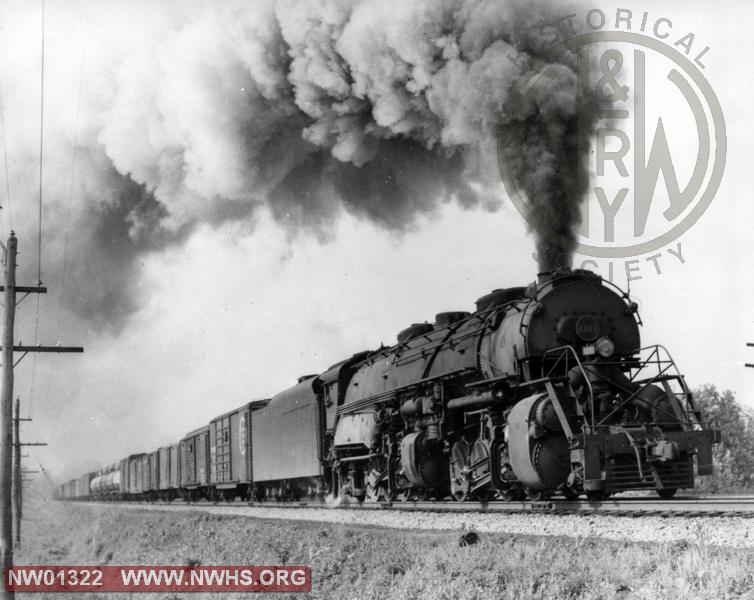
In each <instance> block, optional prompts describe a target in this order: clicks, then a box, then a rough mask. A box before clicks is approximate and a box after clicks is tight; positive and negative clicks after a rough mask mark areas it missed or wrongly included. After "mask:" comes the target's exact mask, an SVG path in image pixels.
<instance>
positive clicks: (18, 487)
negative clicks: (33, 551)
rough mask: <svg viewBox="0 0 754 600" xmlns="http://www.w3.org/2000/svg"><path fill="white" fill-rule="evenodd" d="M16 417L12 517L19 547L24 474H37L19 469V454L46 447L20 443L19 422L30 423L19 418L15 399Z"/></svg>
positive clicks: (21, 455)
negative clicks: (25, 448) (25, 447)
mask: <svg viewBox="0 0 754 600" xmlns="http://www.w3.org/2000/svg"><path fill="white" fill-rule="evenodd" d="M15 413H16V416H15V417H13V508H14V511H13V516H14V517H15V524H16V528H15V534H16V546H20V545H21V519H23V516H24V485H23V475H24V473H37V471H26V470H24V469H22V468H21V459H22V458H23V457H24V456H25V455H23V454H21V448H22V447H23V446H46V445H47V444H45V443H40V442H27V443H22V442H21V427H20V425H21V421H25V422H26V421H31V419H30V418H25V419H22V418H21V400H20V399H19V398H16V409H15Z"/></svg>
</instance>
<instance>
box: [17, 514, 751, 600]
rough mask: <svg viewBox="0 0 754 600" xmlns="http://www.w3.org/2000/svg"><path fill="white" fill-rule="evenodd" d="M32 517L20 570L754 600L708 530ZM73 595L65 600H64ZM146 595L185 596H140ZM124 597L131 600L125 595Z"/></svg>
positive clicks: (409, 590)
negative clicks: (574, 534)
mask: <svg viewBox="0 0 754 600" xmlns="http://www.w3.org/2000/svg"><path fill="white" fill-rule="evenodd" d="M27 515H28V516H27V518H26V522H25V524H24V545H23V547H22V548H21V549H20V550H18V551H17V553H16V563H17V564H83V565H86V564H121V565H124V564H125V565H138V564H145V565H149V564H171V565H185V564H187V563H188V562H189V561H198V562H199V563H201V564H203V565H223V564H236V565H237V564H308V565H311V568H312V575H313V590H312V594H311V596H309V597H314V598H323V599H329V598H349V599H350V598H365V599H366V598H375V599H377V598H416V599H420V598H422V599H423V598H427V599H443V598H447V599H454V598H479V599H482V598H490V599H493V598H494V599H497V598H510V599H516V600H527V599H532V600H546V599H574V600H575V599H610V598H621V599H626V598H636V599H642V600H645V599H646V600H649V599H653V598H658V599H659V598H663V599H664V598H673V599H684V600H691V599H697V598H698V599H700V600H701V599H703V600H711V599H718V598H719V599H725V598H752V599H754V570H753V569H752V568H751V565H752V564H754V551H743V550H726V549H720V548H717V547H712V546H709V545H708V544H707V543H706V542H705V539H704V534H703V529H702V528H699V535H698V536H697V539H696V540H693V541H691V542H675V543H672V544H668V543H663V542H662V540H658V542H657V543H656V544H636V543H628V542H625V543H621V542H610V541H605V540H598V539H579V538H544V537H536V536H505V535H487V534H484V535H481V536H480V540H479V543H478V544H476V545H472V546H466V547H461V546H459V543H458V542H459V538H460V532H426V531H398V530H390V529H379V528H364V527H353V526H344V525H330V524H322V523H309V522H298V523H287V522H282V521H273V520H256V519H246V518H239V517H224V516H223V517H220V516H211V515H206V514H202V513H199V512H196V513H194V512H190V513H158V512H147V511H144V512H142V511H123V510H118V509H117V508H116V507H87V506H81V505H75V504H73V505H71V504H68V505H66V504H61V503H53V502H47V503H39V502H38V503H37V505H36V506H34V507H31V508H30V509H29V510H27ZM501 518H505V517H501ZM706 527H710V525H709V524H707V525H706ZM66 596H67V595H66V594H55V595H54V597H55V598H56V599H57V600H63V599H64V598H66ZM139 596H142V597H144V598H150V599H152V600H155V599H160V600H175V599H177V598H179V597H181V596H177V595H175V594H167V595H166V594H144V595H137V594H133V595H132V596H130V597H133V598H137V597H139ZM233 596H234V595H233V594H218V595H213V596H212V597H213V598H222V599H230V598H232V597H233ZM33 597H34V596H33V595H31V594H24V598H29V599H31V598H33ZM91 597H92V598H96V599H99V598H103V597H105V596H104V595H96V596H95V595H92V596H91ZM112 597H113V598H118V599H119V600H125V595H124V594H113V595H112ZM185 597H186V598H190V599H192V600H200V599H201V598H204V597H210V595H208V594H207V595H204V594H186V595H185ZM245 597H246V598H249V597H250V596H248V595H246V596H245ZM273 597H274V598H276V599H278V598H284V597H286V596H285V595H283V594H276V595H275V596H273ZM298 597H299V598H300V597H302V596H301V595H299V596H298Z"/></svg>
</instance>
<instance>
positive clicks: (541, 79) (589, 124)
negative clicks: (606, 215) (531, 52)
mask: <svg viewBox="0 0 754 600" xmlns="http://www.w3.org/2000/svg"><path fill="white" fill-rule="evenodd" d="M587 83H588V64H585V61H584V63H579V61H578V60H577V57H576V56H575V55H574V54H572V53H568V52H563V53H561V54H560V55H558V56H555V57H554V58H553V59H552V61H551V62H544V61H541V60H536V61H532V62H531V63H530V64H528V65H527V68H525V69H523V70H522V72H521V77H520V79H519V80H518V82H517V83H516V86H515V87H514V91H513V92H512V93H511V95H510V96H509V97H508V98H507V99H506V102H505V105H504V107H503V111H502V113H501V125H500V131H499V135H498V161H499V166H500V171H501V175H502V176H503V180H504V182H505V185H506V188H507V190H508V192H509V194H510V195H511V198H512V199H513V200H514V202H515V203H516V204H517V206H518V208H519V209H520V210H521V211H522V212H523V214H524V216H525V217H526V220H527V221H528V223H529V226H530V227H531V228H532V229H533V230H534V232H535V235H536V237H537V257H538V262H539V270H540V272H542V271H552V270H554V269H557V268H563V267H570V266H571V263H572V258H573V251H574V249H575V248H576V245H577V242H576V227H577V226H578V224H579V223H580V221H581V203H582V201H583V200H584V199H585V198H586V195H587V190H588V185H589V150H590V138H591V132H592V131H593V130H594V125H595V120H596V110H595V108H594V103H593V102H592V100H591V98H590V96H589V90H588V89H587Z"/></svg>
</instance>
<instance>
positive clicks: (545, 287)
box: [58, 269, 719, 502]
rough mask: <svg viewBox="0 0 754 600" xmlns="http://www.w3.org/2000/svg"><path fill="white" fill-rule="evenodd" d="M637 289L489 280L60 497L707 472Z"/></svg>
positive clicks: (567, 488) (441, 485)
mask: <svg viewBox="0 0 754 600" xmlns="http://www.w3.org/2000/svg"><path fill="white" fill-rule="evenodd" d="M641 324H642V323H641V319H640V317H639V314H638V307H637V304H636V303H634V302H633V301H632V300H631V299H630V297H629V296H628V294H626V293H624V292H623V291H621V290H620V289H619V288H617V287H616V286H614V285H613V284H612V283H610V282H608V281H606V280H604V279H602V278H601V277H599V276H598V275H596V274H594V273H592V272H590V271H586V270H570V269H560V270H557V271H554V272H552V273H542V274H540V275H539V276H538V279H537V280H536V281H535V282H534V283H532V284H530V285H529V286H527V287H512V288H506V289H498V290H495V291H493V292H491V293H490V294H487V295H486V296H483V297H482V298H480V299H479V300H477V302H476V310H475V311H473V312H464V311H455V312H444V313H440V314H438V315H437V316H436V317H435V319H434V322H433V323H418V324H414V325H411V326H410V327H408V328H406V329H404V330H403V331H401V332H400V333H399V334H398V336H397V343H396V344H395V345H393V346H390V347H384V346H383V347H381V348H380V349H378V350H376V351H365V352H360V353H358V354H354V355H353V356H351V357H350V358H347V359H345V360H341V361H340V362H337V363H335V364H334V365H332V366H331V367H330V368H328V369H327V370H326V371H325V372H323V373H320V374H317V375H304V376H302V377H299V379H298V383H297V384H296V385H295V386H293V387H291V388H289V389H287V390H285V391H282V392H280V393H279V394H277V395H275V396H273V397H272V398H268V399H261V400H254V401H252V402H246V403H245V404H244V405H243V406H241V407H239V408H237V409H235V410H233V411H230V412H227V413H225V414H222V415H220V416H218V417H216V418H215V419H213V420H212V421H211V422H210V423H209V424H207V425H204V426H202V427H200V428H199V429H196V430H194V431H191V432H190V433H188V434H186V436H185V437H184V438H183V439H182V440H180V441H179V442H178V443H175V444H173V445H170V446H166V447H163V448H159V449H158V450H155V451H153V452H149V453H142V454H133V455H131V456H129V457H127V458H124V459H123V460H121V461H120V462H119V463H118V464H115V465H112V466H111V467H108V468H105V469H102V470H100V471H98V472H95V473H88V474H86V475H84V476H83V477H81V478H80V479H75V480H73V481H69V482H67V483H66V484H64V485H62V486H61V487H60V489H59V490H58V495H59V496H60V497H61V498H63V499H81V498H89V499H91V498H94V499H108V498H112V499H145V500H158V499H161V500H168V501H169V500H173V499H175V498H179V497H181V498H184V499H185V500H188V501H191V500H195V499H199V498H208V499H211V500H219V499H223V498H224V499H227V500H231V499H234V498H242V499H246V500H256V501H261V500H265V499H277V500H294V499H302V498H317V497H326V496H328V495H330V496H333V497H350V498H356V499H358V500H360V501H369V502H380V501H383V502H396V501H401V500H409V499H414V500H416V499H432V498H437V499H439V498H447V497H452V498H454V499H456V500H458V501H463V500H477V501H489V500H492V499H499V500H508V501H510V500H515V499H523V498H529V499H532V500H536V499H541V498H543V497H548V496H551V495H554V494H560V495H563V496H565V497H567V498H573V497H576V496H579V495H585V496H587V497H588V498H590V499H600V498H604V497H606V496H608V495H611V494H615V493H618V492H623V491H626V490H656V492H657V493H658V494H659V495H660V496H661V497H663V498H670V497H672V496H673V495H674V494H675V492H676V491H677V490H678V489H679V488H692V487H693V486H694V477H695V474H699V475H708V474H711V473H712V469H713V466H712V446H713V444H714V443H716V442H718V441H719V435H718V432H717V431H716V430H715V429H713V428H712V427H710V426H709V424H708V423H706V422H705V421H704V419H703V416H702V414H701V413H700V412H699V410H697V408H696V406H695V404H694V399H693V397H692V394H691V393H690V392H689V389H688V387H687V385H686V382H685V380H684V377H683V375H681V373H680V372H679V370H678V368H677V367H676V364H675V362H674V361H673V359H672V358H671V356H670V354H669V353H668V351H667V350H666V349H665V348H664V347H663V346H659V345H654V346H647V347H642V346H641V343H640V335H639V327H640V325H641Z"/></svg>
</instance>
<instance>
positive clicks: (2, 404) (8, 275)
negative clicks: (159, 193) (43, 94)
mask: <svg viewBox="0 0 754 600" xmlns="http://www.w3.org/2000/svg"><path fill="white" fill-rule="evenodd" d="M17 250H18V240H17V239H16V236H15V235H13V233H12V232H11V234H10V237H9V238H8V247H7V248H6V250H5V272H4V275H5V319H4V326H5V328H4V330H3V351H2V357H3V358H2V360H3V388H2V396H0V552H2V555H3V579H5V573H6V569H8V568H9V567H12V566H13V520H12V519H13V515H12V514H11V485H12V483H11V460H12V458H13V456H12V454H13V327H14V325H15V320H16V252H17ZM3 593H4V595H5V597H6V598H13V592H9V591H6V589H5V585H3Z"/></svg>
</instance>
